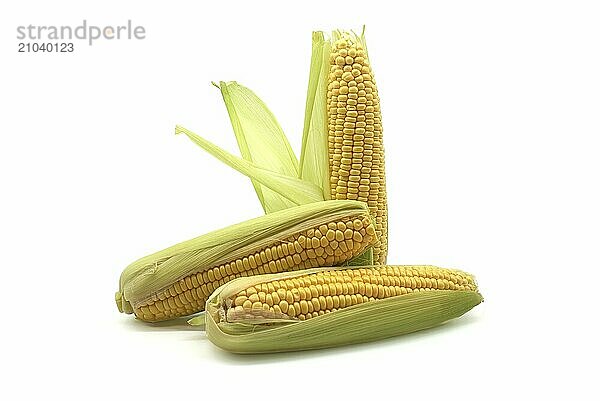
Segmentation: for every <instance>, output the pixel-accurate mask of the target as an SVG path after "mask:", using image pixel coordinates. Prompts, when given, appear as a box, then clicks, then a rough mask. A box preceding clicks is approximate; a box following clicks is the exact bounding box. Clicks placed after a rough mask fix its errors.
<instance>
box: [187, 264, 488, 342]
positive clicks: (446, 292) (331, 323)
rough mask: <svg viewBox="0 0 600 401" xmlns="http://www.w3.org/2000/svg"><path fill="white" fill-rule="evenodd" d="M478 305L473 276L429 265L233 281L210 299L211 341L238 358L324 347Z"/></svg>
mask: <svg viewBox="0 0 600 401" xmlns="http://www.w3.org/2000/svg"><path fill="white" fill-rule="evenodd" d="M481 301H482V297H481V295H480V294H479V293H478V291H477V285H476V283H475V280H474V278H473V276H471V275H470V274H468V273H465V272H462V271H459V270H451V269H443V268H439V267H434V266H385V265H383V266H382V265H377V266H370V267H352V268H350V267H338V268H317V269H309V270H305V271H299V272H288V273H282V274H269V275H261V276H255V277H248V278H241V279H238V280H234V281H232V282H230V283H228V284H226V285H224V286H222V287H220V288H219V289H217V290H216V291H215V292H214V293H213V294H212V295H211V296H210V298H209V299H208V302H207V313H206V316H199V317H196V318H193V319H192V320H190V323H191V324H204V323H205V324H206V334H207V336H208V338H209V339H210V340H211V341H212V342H213V343H215V344H216V345H217V346H219V347H221V348H223V349H225V350H228V351H231V352H236V353H260V352H280V351H295V350H302V349H315V348H325V347H332V346H337V345H345V344H351V343H359V342H366V341H372V340H377V339H382V338H386V337H391V336H395V335H399V334H404V333H409V332H413V331H417V330H422V329H426V328H429V327H433V326H435V325H438V324H440V323H443V322H445V321H447V320H449V319H452V318H455V317H458V316H461V315H462V314H464V313H466V312H467V311H469V310H470V309H471V308H473V307H474V306H476V305H477V304H479V303H480V302H481Z"/></svg>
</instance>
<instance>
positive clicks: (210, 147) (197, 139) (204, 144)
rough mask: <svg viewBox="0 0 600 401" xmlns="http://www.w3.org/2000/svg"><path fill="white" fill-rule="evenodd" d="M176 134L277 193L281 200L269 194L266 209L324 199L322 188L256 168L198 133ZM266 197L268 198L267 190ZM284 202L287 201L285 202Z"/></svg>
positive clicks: (184, 130) (180, 131)
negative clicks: (183, 136) (184, 136)
mask: <svg viewBox="0 0 600 401" xmlns="http://www.w3.org/2000/svg"><path fill="white" fill-rule="evenodd" d="M175 133H176V134H185V135H186V136H187V137H188V138H189V139H190V140H192V142H194V143H195V144H196V145H198V146H200V147H201V148H202V149H204V150H205V151H207V152H208V153H210V154H211V155H213V156H214V157H216V158H217V159H219V160H220V161H222V162H223V163H225V164H227V165H228V166H230V167H231V168H233V169H235V170H237V171H239V172H240V173H242V174H244V175H246V176H248V177H250V178H251V179H252V180H253V181H255V182H257V183H259V184H261V185H262V186H264V187H266V188H268V189H269V190H271V191H270V192H269V194H273V193H277V194H278V195H279V197H275V196H271V195H269V196H268V198H265V202H266V203H265V204H267V203H268V205H267V206H268V208H269V209H271V208H276V207H281V206H282V205H286V207H283V208H280V209H278V210H283V209H286V208H287V207H288V206H287V205H291V206H296V205H301V204H306V203H312V202H318V201H322V200H323V193H322V191H321V189H320V188H319V187H317V186H316V185H313V184H311V183H310V182H307V181H303V180H301V179H299V178H298V177H296V176H293V175H285V174H281V173H278V172H275V171H271V170H268V169H265V168H262V167H260V166H257V165H256V164H254V163H253V162H249V161H247V160H244V159H242V158H239V157H237V156H235V155H232V154H231V153H229V152H227V151H226V150H224V149H221V148H220V147H218V146H217V145H215V144H213V143H211V142H210V141H207V140H206V139H204V138H202V137H201V136H199V135H198V134H195V133H193V132H192V131H190V130H188V129H187V128H184V127H181V126H179V125H178V126H176V127H175ZM263 194H265V195H266V193H265V192H264V191H263ZM282 199H285V201H283V200H282ZM265 204H263V206H264V205H265Z"/></svg>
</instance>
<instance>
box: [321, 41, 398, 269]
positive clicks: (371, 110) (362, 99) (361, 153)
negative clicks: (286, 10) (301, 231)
mask: <svg viewBox="0 0 600 401" xmlns="http://www.w3.org/2000/svg"><path fill="white" fill-rule="evenodd" d="M332 41H333V43H332V46H331V54H330V55H329V74H328V81H327V132H328V141H327V144H328V150H329V171H330V191H331V199H353V200H359V201H363V202H366V203H367V204H368V205H369V210H370V211H371V214H372V215H373V217H374V218H375V228H376V232H377V237H378V239H379V242H378V243H377V244H376V245H375V246H374V247H373V260H374V263H376V264H385V262H386V259H387V197H386V187H385V162H384V149H383V132H382V127H381V110H380V107H379V95H378V94H377V86H376V84H375V78H374V76H373V72H372V70H371V65H370V62H369V57H368V54H367V49H366V46H365V44H364V37H358V36H357V35H354V34H350V33H347V32H334V35H333V39H332Z"/></svg>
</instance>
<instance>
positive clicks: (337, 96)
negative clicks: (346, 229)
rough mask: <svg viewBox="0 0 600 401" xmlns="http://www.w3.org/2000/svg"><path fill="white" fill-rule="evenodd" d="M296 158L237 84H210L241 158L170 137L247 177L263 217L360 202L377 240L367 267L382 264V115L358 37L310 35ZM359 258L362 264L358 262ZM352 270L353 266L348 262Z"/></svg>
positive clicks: (270, 118)
mask: <svg viewBox="0 0 600 401" xmlns="http://www.w3.org/2000/svg"><path fill="white" fill-rule="evenodd" d="M312 39H313V41H312V55H311V64H310V75H309V82H308V90H307V97H306V109H305V119H304V129H303V138H302V151H301V154H300V160H298V158H297V157H296V156H295V154H294V152H293V151H292V149H291V146H290V144H289V142H288V139H287V138H286V136H285V134H284V132H283V130H282V129H281V127H280V126H279V124H278V122H277V120H276V118H275V116H274V115H273V114H272V113H271V111H270V110H269V109H268V108H267V106H266V105H265V104H264V103H263V102H262V100H260V98H259V97H258V96H257V95H256V94H255V93H254V92H252V91H251V90H250V89H248V88H246V87H244V86H242V85H240V84H238V83H237V82H220V83H219V84H216V83H215V84H214V85H215V86H216V87H217V88H219V89H220V91H221V94H222V96H223V100H224V102H225V105H226V107H227V111H228V113H229V117H230V120H231V124H232V127H233V131H234V133H235V136H236V139H237V143H238V147H239V150H240V153H241V157H237V156H235V155H232V154H230V153H228V152H227V151H225V150H223V149H221V148H219V147H218V146H216V145H214V144H212V143H210V142H209V141H207V140H206V139H204V138H202V137H201V136H199V135H198V134H196V133H193V132H192V131H190V130H188V129H187V128H184V127H181V126H177V127H176V128H175V132H176V133H178V134H185V135H187V136H188V137H189V138H190V139H191V140H192V141H193V142H194V143H196V144H197V145H198V146H200V147H201V148H203V149H204V150H205V151H207V152H208V153H210V154H212V155H213V156H215V157H216V158H218V159H219V160H221V161H222V162H224V163H226V164H228V165H229V166H230V167H232V168H234V169H236V170H238V171H239V172H241V173H242V174H245V175H246V176H248V177H249V178H250V179H251V181H252V184H253V186H254V189H255V191H256V194H257V196H258V198H259V200H260V202H261V205H262V206H263V209H264V211H265V213H272V212H275V211H278V210H282V209H285V208H288V207H292V206H294V205H300V204H305V203H310V202H316V201H323V200H331V199H351V200H358V201H362V202H365V203H366V204H367V205H368V207H369V210H370V212H371V214H372V216H373V218H374V219H375V227H376V232H377V237H378V241H377V242H376V243H375V244H373V247H372V250H373V251H372V254H373V259H372V260H371V261H369V264H371V263H375V264H384V263H385V262H386V259H387V241H388V240H387V197H386V183H385V163H384V150H383V134H382V125H381V110H380V104H379V96H378V93H377V87H376V85H375V80H374V77H373V73H372V70H371V65H370V62H369V57H368V54H367V48H366V43H365V38H364V31H363V34H362V35H360V36H359V35H356V34H354V33H351V32H343V31H335V32H333V33H332V34H331V38H325V35H324V33H323V32H314V33H313V38H312ZM363 260H364V258H363ZM352 264H356V262H352Z"/></svg>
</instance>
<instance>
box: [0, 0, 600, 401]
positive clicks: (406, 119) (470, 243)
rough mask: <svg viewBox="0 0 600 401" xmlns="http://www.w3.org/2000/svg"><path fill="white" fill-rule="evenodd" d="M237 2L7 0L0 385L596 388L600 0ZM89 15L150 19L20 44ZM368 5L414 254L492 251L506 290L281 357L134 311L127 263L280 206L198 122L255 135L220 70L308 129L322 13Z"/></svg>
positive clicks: (457, 260) (260, 392) (390, 171)
mask: <svg viewBox="0 0 600 401" xmlns="http://www.w3.org/2000/svg"><path fill="white" fill-rule="evenodd" d="M389 3H391V2H389ZM220 4H222V5H216V4H214V3H209V2H192V1H186V2H162V3H154V4H149V3H148V2H142V1H135V2H122V1H107V0H105V1H102V2H98V3H96V5H89V4H87V3H86V4H85V5H84V4H83V2H66V1H48V2H41V1H40V2H36V3H34V2H26V1H21V2H18V3H16V4H14V5H12V6H8V5H7V4H6V2H5V3H3V4H2V10H1V12H0V22H1V25H0V26H1V30H0V41H1V47H0V60H1V61H0V96H1V104H0V110H1V111H0V116H1V117H0V118H1V125H0V126H1V130H2V131H1V133H0V141H1V142H0V168H1V170H0V180H1V185H2V189H1V191H2V194H1V197H0V202H1V209H0V213H1V223H0V226H1V227H0V230H1V231H0V235H1V239H0V244H1V249H2V254H1V258H0V259H1V261H2V262H1V265H0V266H1V267H0V268H1V272H2V287H3V296H2V301H3V302H2V305H3V307H2V316H1V318H0V325H1V330H0V334H1V335H2V336H3V339H2V341H1V342H0V344H2V345H1V347H2V354H1V356H0V366H1V369H2V372H1V376H0V377H1V381H2V385H1V387H0V388H1V389H0V392H2V393H6V394H4V396H2V397H0V398H3V399H27V398H32V397H34V396H35V397H37V398H41V397H44V398H45V399H50V398H54V397H55V396H60V398H61V399H72V398H75V397H86V398H92V399H97V398H98V399H101V398H108V397H110V398H111V399H126V398H128V399H155V398H162V399H163V400H164V399H182V398H184V397H186V398H187V397H193V398H195V399H212V397H215V396H219V397H220V396H224V397H227V399H233V397H235V398H237V399H242V398H243V399H248V398H249V397H251V398H255V397H256V398H264V397H269V398H274V399H275V398H278V399H281V398H283V399H307V398H311V399H322V398H323V397H330V399H331V398H333V399H340V398H341V397H347V398H350V399H354V398H358V397H369V399H376V397H377V398H379V397H381V396H384V395H386V396H387V398H386V399H392V398H393V399H400V398H403V399H415V398H430V399H434V398H435V399H442V398H441V397H443V399H459V398H460V399H499V398H504V397H510V398H516V399H521V398H525V397H535V398H536V399H537V398H541V397H542V396H569V397H570V398H572V399H582V398H592V396H593V394H594V393H596V390H593V389H592V385H593V384H595V383H593V382H592V380H597V358H598V357H599V352H598V334H599V333H598V330H597V328H596V327H595V325H596V324H597V320H598V306H599V302H598V285H599V283H600V281H599V277H598V269H599V268H600V263H599V257H598V248H599V243H600V241H599V240H600V234H599V224H600V216H599V212H598V205H599V204H600V197H599V195H598V186H599V179H598V171H600V163H599V161H598V153H599V150H600V147H599V145H598V137H599V135H600V114H599V112H600V78H599V76H600V55H599V49H600V47H599V46H600V24H599V21H600V12H599V9H598V6H597V3H595V2H592V1H589V2H584V1H564V2H559V1H538V2H536V1H524V0H520V1H508V0H507V1H498V2H482V1H453V2H447V1H413V2H398V3H397V5H395V6H394V7H392V6H391V5H386V6H384V5H381V4H380V5H377V4H373V3H372V2H366V1H360V2H358V1H356V2H355V1H344V2H339V1H338V2H331V3H326V2H324V1H317V2H295V3H294V4H292V5H284V4H285V3H284V2H279V3H275V2H273V3H263V2H242V3H241V4H235V3H233V2H231V1H228V2H222V3H220ZM84 18H85V19H87V21H88V23H89V24H95V25H102V26H103V25H119V24H123V23H126V21H127V20H128V19H131V20H132V21H133V23H134V25H143V26H144V27H145V28H146V32H147V38H146V39H145V40H142V41H120V42H117V41H112V42H109V41H106V40H105V41H98V42H96V43H95V44H94V45H93V46H91V47H90V46H88V45H87V44H85V43H83V42H76V44H75V46H76V50H75V52H74V53H73V54H39V53H38V54H18V53H17V43H18V40H17V39H16V27H17V26H18V25H29V24H34V25H64V24H68V25H72V26H76V25H79V24H81V22H82V20H83V19H84ZM363 23H364V24H366V25H367V41H368V46H369V51H370V56H371V61H372V65H373V67H374V71H375V74H376V78H377V82H378V85H379V93H380V97H381V102H382V111H383V125H384V133H385V146H386V152H387V160H386V163H387V176H388V190H389V192H388V199H389V209H390V213H389V218H390V233H389V238H390V253H389V261H390V262H391V263H396V264H408V263H428V264H436V265H440V266H447V267H458V268H462V269H464V270H467V271H470V272H473V273H474V274H476V275H477V277H478V280H479V283H480V287H481V291H482V293H483V295H484V297H485V303H484V304H482V305H480V306H478V307H477V308H475V309H474V310H473V311H471V312H470V313H468V314H467V315H466V316H464V317H462V318H460V319H458V320H456V321H454V322H452V323H450V324H447V325H445V326H443V327H440V328H438V329H434V330H430V331H427V332H422V333H418V334H414V335H408V336H405V337H402V338H397V339H391V340H387V341H383V342H379V343H374V344H368V345H360V346H353V347H346V348H342V349H335V350H327V351H318V352H304V353H294V354H284V355H274V356H258V357H256V356H249V357H248V356H245V357H240V356H232V355H229V354H227V353H225V352H223V351H221V350H219V349H218V348H216V347H214V346H213V345H212V344H211V343H210V342H209V341H207V340H206V338H205V337H204V335H203V333H202V332H199V331H197V330H194V329H186V328H185V326H183V325H175V326H172V325H164V326H161V327H151V326H148V325H145V324H142V323H140V322H137V321H135V320H134V319H133V318H132V317H131V316H127V315H123V314H119V313H118V312H117V309H116V307H115V304H114V300H113V297H114V292H115V291H116V290H117V283H118V277H119V274H120V272H121V270H122V269H123V268H124V267H125V266H126V265H127V264H128V263H130V262H131V261H133V260H134V259H137V258H138V257H140V256H143V255H145V254H148V253H150V252H153V251H156V250H158V249H161V248H164V247H166V246H168V245H171V244H173V243H175V242H179V241H181V240H185V239H188V238H191V237H193V236H196V235H199V234H201V233H204V232H208V231H210V230H213V229H216V228H219V227H222V226H225V225H228V224H232V223H235V222H239V221H241V220H245V219H248V218H252V217H256V216H258V215H260V214H261V208H260V206H259V203H258V201H257V200H256V199H255V196H254V193H253V190H252V187H251V185H250V183H249V181H248V180H247V179H246V178H245V177H242V176H240V175H238V174H236V173H234V172H233V171H232V170H230V169H229V168H228V167H226V166H223V165H221V164H219V162H217V161H216V160H214V159H212V158H211V157H210V156H208V155H207V154H205V153H203V151H201V150H200V149H199V148H197V147H196V146H195V145H193V144H192V143H191V142H190V141H188V140H187V139H186V138H185V137H182V136H181V137H180V136H177V137H176V136H174V135H173V131H174V126H175V124H182V125H185V126H186V127H188V128H190V129H192V130H194V131H196V132H198V133H200V134H202V135H204V136H206V137H208V138H209V139H211V140H213V141H214V142H216V143H218V144H219V145H221V146H223V147H225V148H227V149H229V150H231V151H235V152H236V147H235V141H234V138H233V133H232V131H231V127H230V125H229V121H228V118H227V114H226V112H225V107H224V105H223V104H222V101H221V98H220V94H219V92H218V91H217V90H216V89H215V88H213V87H212V86H211V85H210V81H211V80H216V81H218V80H237V81H239V82H241V83H242V84H244V85H246V86H248V87H250V88H252V89H253V90H255V91H256V93H257V94H258V95H259V96H261V97H262V98H263V99H264V101H265V102H266V103H267V104H268V105H269V106H270V108H271V110H272V111H273V112H274V114H275V115H276V116H277V117H278V119H279V121H280V123H281V125H282V126H283V128H284V130H285V131H286V133H287V134H288V136H289V138H290V141H291V142H292V146H293V147H294V149H295V150H296V151H299V145H300V136H301V128H302V121H303V112H304V96H305V93H306V83H307V77H308V66H309V64H308V63H309V57H310V33H311V31H312V30H314V29H322V30H331V29H334V28H348V29H356V30H359V29H360V28H361V25H362V24H363ZM592 363H593V364H594V365H590V364H592ZM592 390H593V392H592ZM6 395H8V397H7V396H6ZM134 397H135V398H134ZM167 397H171V398H167ZM209 397H211V398H209ZM315 397H317V398H315Z"/></svg>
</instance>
